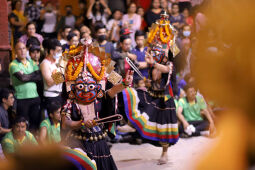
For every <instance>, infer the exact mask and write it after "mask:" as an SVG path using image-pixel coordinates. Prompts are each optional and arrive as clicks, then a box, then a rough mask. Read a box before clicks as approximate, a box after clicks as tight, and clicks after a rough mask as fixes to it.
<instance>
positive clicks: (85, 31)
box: [80, 25, 91, 39]
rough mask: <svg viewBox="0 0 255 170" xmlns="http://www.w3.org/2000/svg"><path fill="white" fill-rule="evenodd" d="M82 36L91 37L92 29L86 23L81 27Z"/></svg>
mask: <svg viewBox="0 0 255 170" xmlns="http://www.w3.org/2000/svg"><path fill="white" fill-rule="evenodd" d="M80 33H81V38H85V39H91V31H90V29H89V28H88V27H87V26H86V25H82V26H81V27H80Z"/></svg>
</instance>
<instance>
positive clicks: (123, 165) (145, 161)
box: [111, 137, 217, 170]
mask: <svg viewBox="0 0 255 170" xmlns="http://www.w3.org/2000/svg"><path fill="white" fill-rule="evenodd" d="M216 140H217V139H209V138H206V137H193V138H189V139H180V140H179V142H178V143H177V144H176V145H174V146H172V147H170V148H169V150H168V160H169V161H168V163H167V164H165V165H157V159H158V158H159V156H160V154H161V148H160V147H155V146H153V145H151V144H142V145H130V144H127V143H118V144H114V145H113V147H112V149H111V153H112V155H113V157H114V160H115V162H116V164H117V167H118V168H119V170H168V169H171V170H192V169H194V164H195V162H196V161H197V160H198V159H199V157H200V155H202V154H203V153H204V152H205V151H206V150H207V148H209V147H210V146H211V145H212V144H213V143H214V142H215V141H216Z"/></svg>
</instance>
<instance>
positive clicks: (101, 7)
mask: <svg viewBox="0 0 255 170" xmlns="http://www.w3.org/2000/svg"><path fill="white" fill-rule="evenodd" d="M95 2H96V1H95ZM99 6H100V7H99V12H100V14H101V16H103V15H104V6H103V5H102V4H101V3H99ZM92 14H93V16H96V14H97V9H96V3H95V4H94V5H93V7H92Z"/></svg>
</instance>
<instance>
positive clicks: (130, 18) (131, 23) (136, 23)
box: [122, 2, 141, 47]
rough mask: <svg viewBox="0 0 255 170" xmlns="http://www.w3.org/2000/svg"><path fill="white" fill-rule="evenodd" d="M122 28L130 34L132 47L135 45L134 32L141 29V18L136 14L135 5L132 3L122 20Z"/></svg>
mask: <svg viewBox="0 0 255 170" xmlns="http://www.w3.org/2000/svg"><path fill="white" fill-rule="evenodd" d="M122 23H123V27H126V28H128V29H129V30H130V31H131V32H132V33H131V34H130V37H131V40H132V46H133V47H134V46H135V45H136V43H135V32H136V30H139V29H140V27H141V16H140V15H138V14H136V4H135V3H134V2H132V3H130V4H129V7H128V13H127V14H125V15H124V16H123V18H122Z"/></svg>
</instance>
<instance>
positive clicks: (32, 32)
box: [19, 22, 43, 44]
mask: <svg viewBox="0 0 255 170" xmlns="http://www.w3.org/2000/svg"><path fill="white" fill-rule="evenodd" d="M26 32H27V33H26V34H25V35H22V36H21V37H20V39H19V41H20V42H23V43H24V44H26V43H27V40H28V38H30V37H36V38H37V39H38V40H39V41H40V44H42V42H43V37H42V36H41V35H40V34H37V33H36V24H35V23H34V22H28V23H27V25H26Z"/></svg>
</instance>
